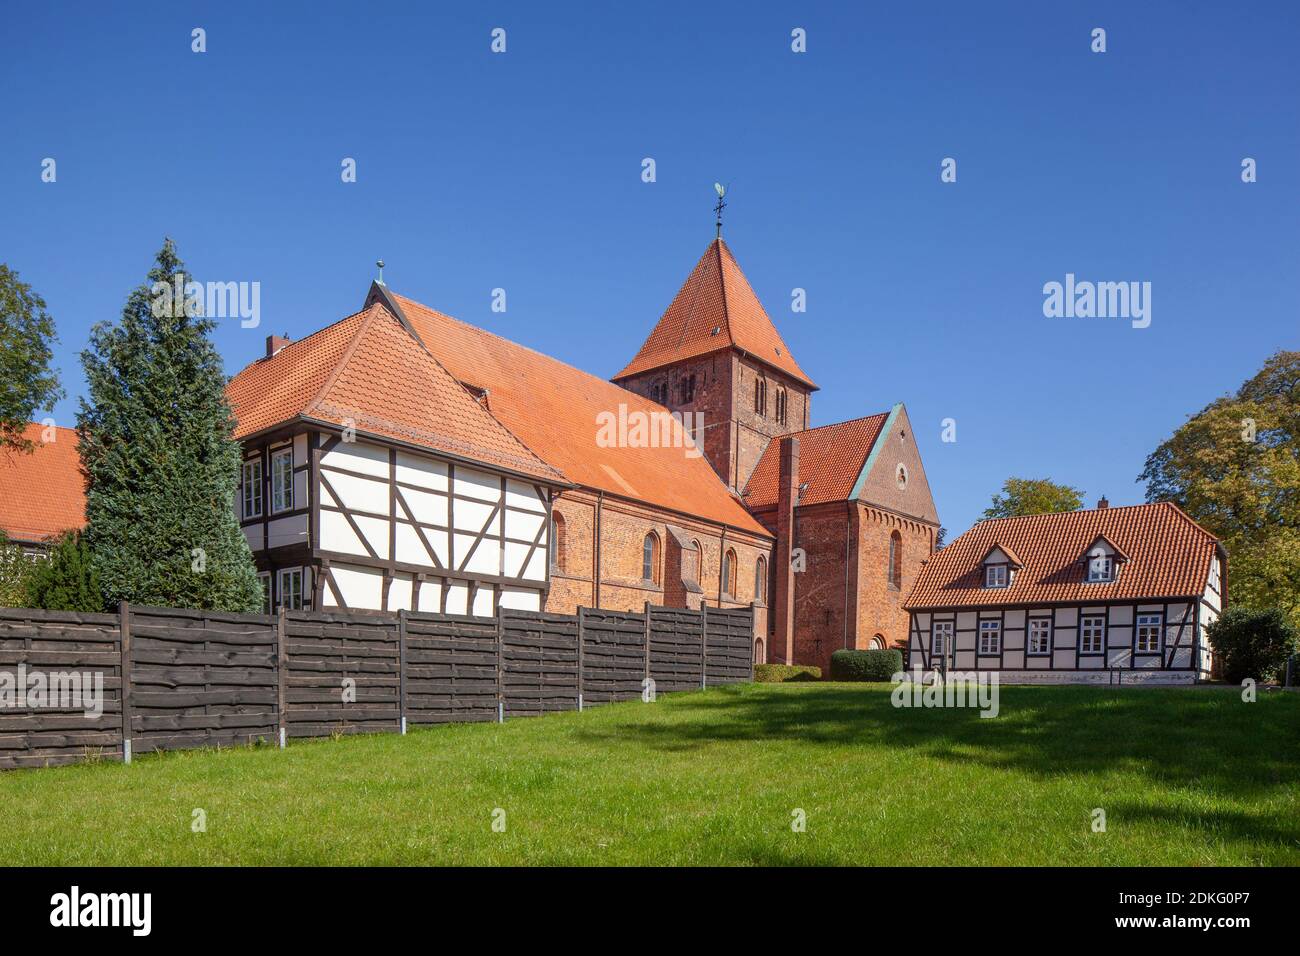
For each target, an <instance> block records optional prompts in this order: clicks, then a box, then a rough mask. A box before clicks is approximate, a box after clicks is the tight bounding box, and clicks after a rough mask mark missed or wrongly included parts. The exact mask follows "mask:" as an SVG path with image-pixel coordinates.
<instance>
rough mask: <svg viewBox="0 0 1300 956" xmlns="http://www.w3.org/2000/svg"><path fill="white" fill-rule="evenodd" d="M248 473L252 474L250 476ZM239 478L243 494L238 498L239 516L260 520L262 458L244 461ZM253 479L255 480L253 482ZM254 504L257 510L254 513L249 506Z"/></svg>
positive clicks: (261, 505) (262, 502)
mask: <svg viewBox="0 0 1300 956" xmlns="http://www.w3.org/2000/svg"><path fill="white" fill-rule="evenodd" d="M249 472H253V473H254V474H253V475H252V476H250V475H249ZM240 478H241V481H242V484H243V493H242V495H241V496H240V502H241V511H240V516H241V517H243V518H260V517H262V510H263V505H264V504H265V502H264V501H262V491H263V488H262V456H261V455H259V456H257V457H256V458H246V459H244V465H243V470H242V471H241V472H240ZM254 479H255V480H254ZM253 502H256V503H257V510H256V511H254V510H253V509H252V508H251V507H250V505H251V504H252V503H253Z"/></svg>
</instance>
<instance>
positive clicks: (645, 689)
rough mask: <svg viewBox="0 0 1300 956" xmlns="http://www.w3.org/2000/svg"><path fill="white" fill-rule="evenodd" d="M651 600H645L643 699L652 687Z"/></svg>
mask: <svg viewBox="0 0 1300 956" xmlns="http://www.w3.org/2000/svg"><path fill="white" fill-rule="evenodd" d="M649 681H650V602H649V601H646V602H645V677H644V679H643V680H642V681H641V699H642V700H645V699H646V693H647V692H648V691H649V689H650V684H649Z"/></svg>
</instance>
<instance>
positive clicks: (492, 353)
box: [393, 295, 771, 537]
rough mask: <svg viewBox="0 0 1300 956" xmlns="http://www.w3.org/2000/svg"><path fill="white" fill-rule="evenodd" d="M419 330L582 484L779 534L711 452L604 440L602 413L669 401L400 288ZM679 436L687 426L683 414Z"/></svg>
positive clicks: (651, 408)
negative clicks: (721, 474) (721, 472)
mask: <svg viewBox="0 0 1300 956" xmlns="http://www.w3.org/2000/svg"><path fill="white" fill-rule="evenodd" d="M393 298H394V300H395V301H396V302H397V304H398V306H399V307H400V308H401V310H402V311H403V312H404V313H405V314H406V317H407V319H408V320H409V321H410V323H411V325H412V326H413V327H414V329H415V331H416V333H417V334H418V335H419V336H420V338H421V339H423V340H424V341H425V342H426V343H427V344H428V346H429V348H430V349H431V350H432V352H433V353H434V355H435V356H437V358H438V360H439V361H440V362H441V363H442V364H443V365H444V366H446V367H447V369H448V370H449V371H450V372H451V374H452V375H454V376H455V377H456V378H458V379H459V380H460V381H462V382H464V383H466V384H467V385H470V386H473V387H474V388H477V389H486V390H487V397H486V403H487V407H488V409H489V410H490V411H491V412H492V414H493V415H494V416H495V417H496V418H497V420H498V421H500V422H501V423H502V424H504V425H505V426H506V427H507V428H508V429H510V431H511V432H513V433H514V434H515V435H516V436H517V437H518V438H519V440H520V441H522V442H523V443H524V444H525V445H527V446H528V447H529V448H530V449H532V451H533V452H534V453H536V454H537V455H538V456H539V457H540V458H541V459H542V460H543V461H545V462H547V463H548V464H550V465H552V466H553V467H555V468H556V469H558V470H559V471H560V472H561V473H562V474H563V475H564V476H565V477H566V478H567V479H568V480H569V481H571V482H572V483H574V484H576V485H582V486H585V487H588V488H593V489H596V490H598V491H605V492H608V493H610V494H614V495H618V496H620V497H624V498H631V499H634V500H637V501H642V502H645V503H647V504H651V505H657V506H659V507H663V508H669V509H672V510H674V511H678V512H682V513H684V514H688V515H695V516H697V517H700V518H704V519H707V520H709V521H715V522H719V523H721V524H726V525H730V526H731V527H733V528H737V529H739V530H742V531H746V532H750V533H753V534H758V535H762V536H764V537H770V536H771V535H770V533H769V532H768V531H767V530H765V529H764V528H763V526H762V525H760V524H759V523H758V522H757V521H755V520H754V518H753V516H752V515H750V514H749V512H748V511H746V510H745V509H744V507H743V506H742V505H741V504H740V502H739V501H737V500H736V498H735V497H733V496H732V495H731V493H730V492H729V491H727V488H726V486H725V485H724V484H723V483H722V481H721V479H719V478H718V476H717V474H716V473H715V472H714V470H713V467H712V466H711V465H710V464H709V463H708V460H707V459H706V458H704V457H703V456H702V455H701V456H696V457H691V456H688V455H687V454H686V449H685V448H682V447H673V448H665V447H658V448H654V447H627V446H626V445H625V446H622V447H617V446H616V447H601V445H599V444H597V433H598V421H599V419H598V416H600V415H601V414H602V413H611V414H613V415H618V414H619V406H620V405H623V406H625V407H626V410H627V412H628V414H631V413H635V412H643V413H647V414H658V415H666V414H667V412H666V410H665V409H664V408H663V407H662V406H661V405H657V404H655V403H654V402H651V401H650V400H649V399H646V398H642V397H641V396H639V395H636V394H634V393H632V392H629V391H627V390H626V389H623V388H620V387H619V386H617V385H614V384H611V383H610V382H607V381H605V380H604V379H601V378H597V377H595V376H594V375H589V374H587V373H586V372H583V371H580V370H579V369H576V368H574V367H573V366H571V365H566V364H565V363H563V362H561V361H560V360H559V359H555V358H551V357H550V356H548V355H543V354H541V353H540V352H535V351H533V350H532V349H529V348H526V347H524V346H522V345H519V344H518V343H516V342H511V341H510V340H509V339H504V338H502V337H501V336H499V335H494V334H492V333H491V332H488V331H486V330H484V329H480V328H477V327H476V326H473V325H469V324H467V323H465V322H461V321H459V320H457V319H453V318H451V317H450V316H447V315H443V314H442V313H441V312H436V311H434V310H433V309H430V308H429V307H428V306H425V305H421V304H420V303H419V302H416V301H414V300H413V299H408V298H406V297H404V296H400V295H394V296H393ZM672 427H673V435H674V436H679V435H681V434H682V429H681V425H680V424H678V423H677V422H675V421H674V423H673V426H672Z"/></svg>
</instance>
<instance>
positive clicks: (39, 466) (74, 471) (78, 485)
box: [0, 422, 86, 543]
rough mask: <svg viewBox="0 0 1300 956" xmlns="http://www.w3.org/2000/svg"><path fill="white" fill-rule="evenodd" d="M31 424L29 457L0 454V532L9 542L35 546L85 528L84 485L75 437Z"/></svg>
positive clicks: (27, 434)
mask: <svg viewBox="0 0 1300 956" xmlns="http://www.w3.org/2000/svg"><path fill="white" fill-rule="evenodd" d="M50 427H51V428H52V431H51V432H50V434H51V435H52V436H53V438H54V440H53V441H50V442H47V441H44V438H45V437H46V432H45V426H44V425H42V424H40V423H39V422H32V423H30V424H29V425H28V426H27V428H26V429H25V430H24V431H23V438H24V439H25V440H26V441H29V442H31V443H32V444H33V445H34V446H35V447H33V448H32V450H31V452H30V453H22V452H18V451H13V450H9V449H5V450H2V451H0V530H2V531H4V533H5V534H6V535H7V536H8V537H9V539H10V540H11V541H23V542H32V543H35V542H38V541H44V540H46V539H47V538H51V537H54V536H55V535H58V534H60V533H62V532H64V531H74V530H77V529H80V528H81V527H83V526H84V525H85V523H86V484H85V480H84V479H83V478H82V475H81V458H80V457H79V456H78V455H77V433H76V432H75V431H74V430H73V429H71V428H59V427H57V426H50Z"/></svg>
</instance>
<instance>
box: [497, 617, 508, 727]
mask: <svg viewBox="0 0 1300 956" xmlns="http://www.w3.org/2000/svg"><path fill="white" fill-rule="evenodd" d="M505 642H506V626H505V617H504V616H503V615H502V613H501V605H499V604H498V605H497V723H498V724H504V723H505V722H506V688H505V681H504V674H503V670H504V668H503V667H502V657H503V654H504V651H505Z"/></svg>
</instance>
